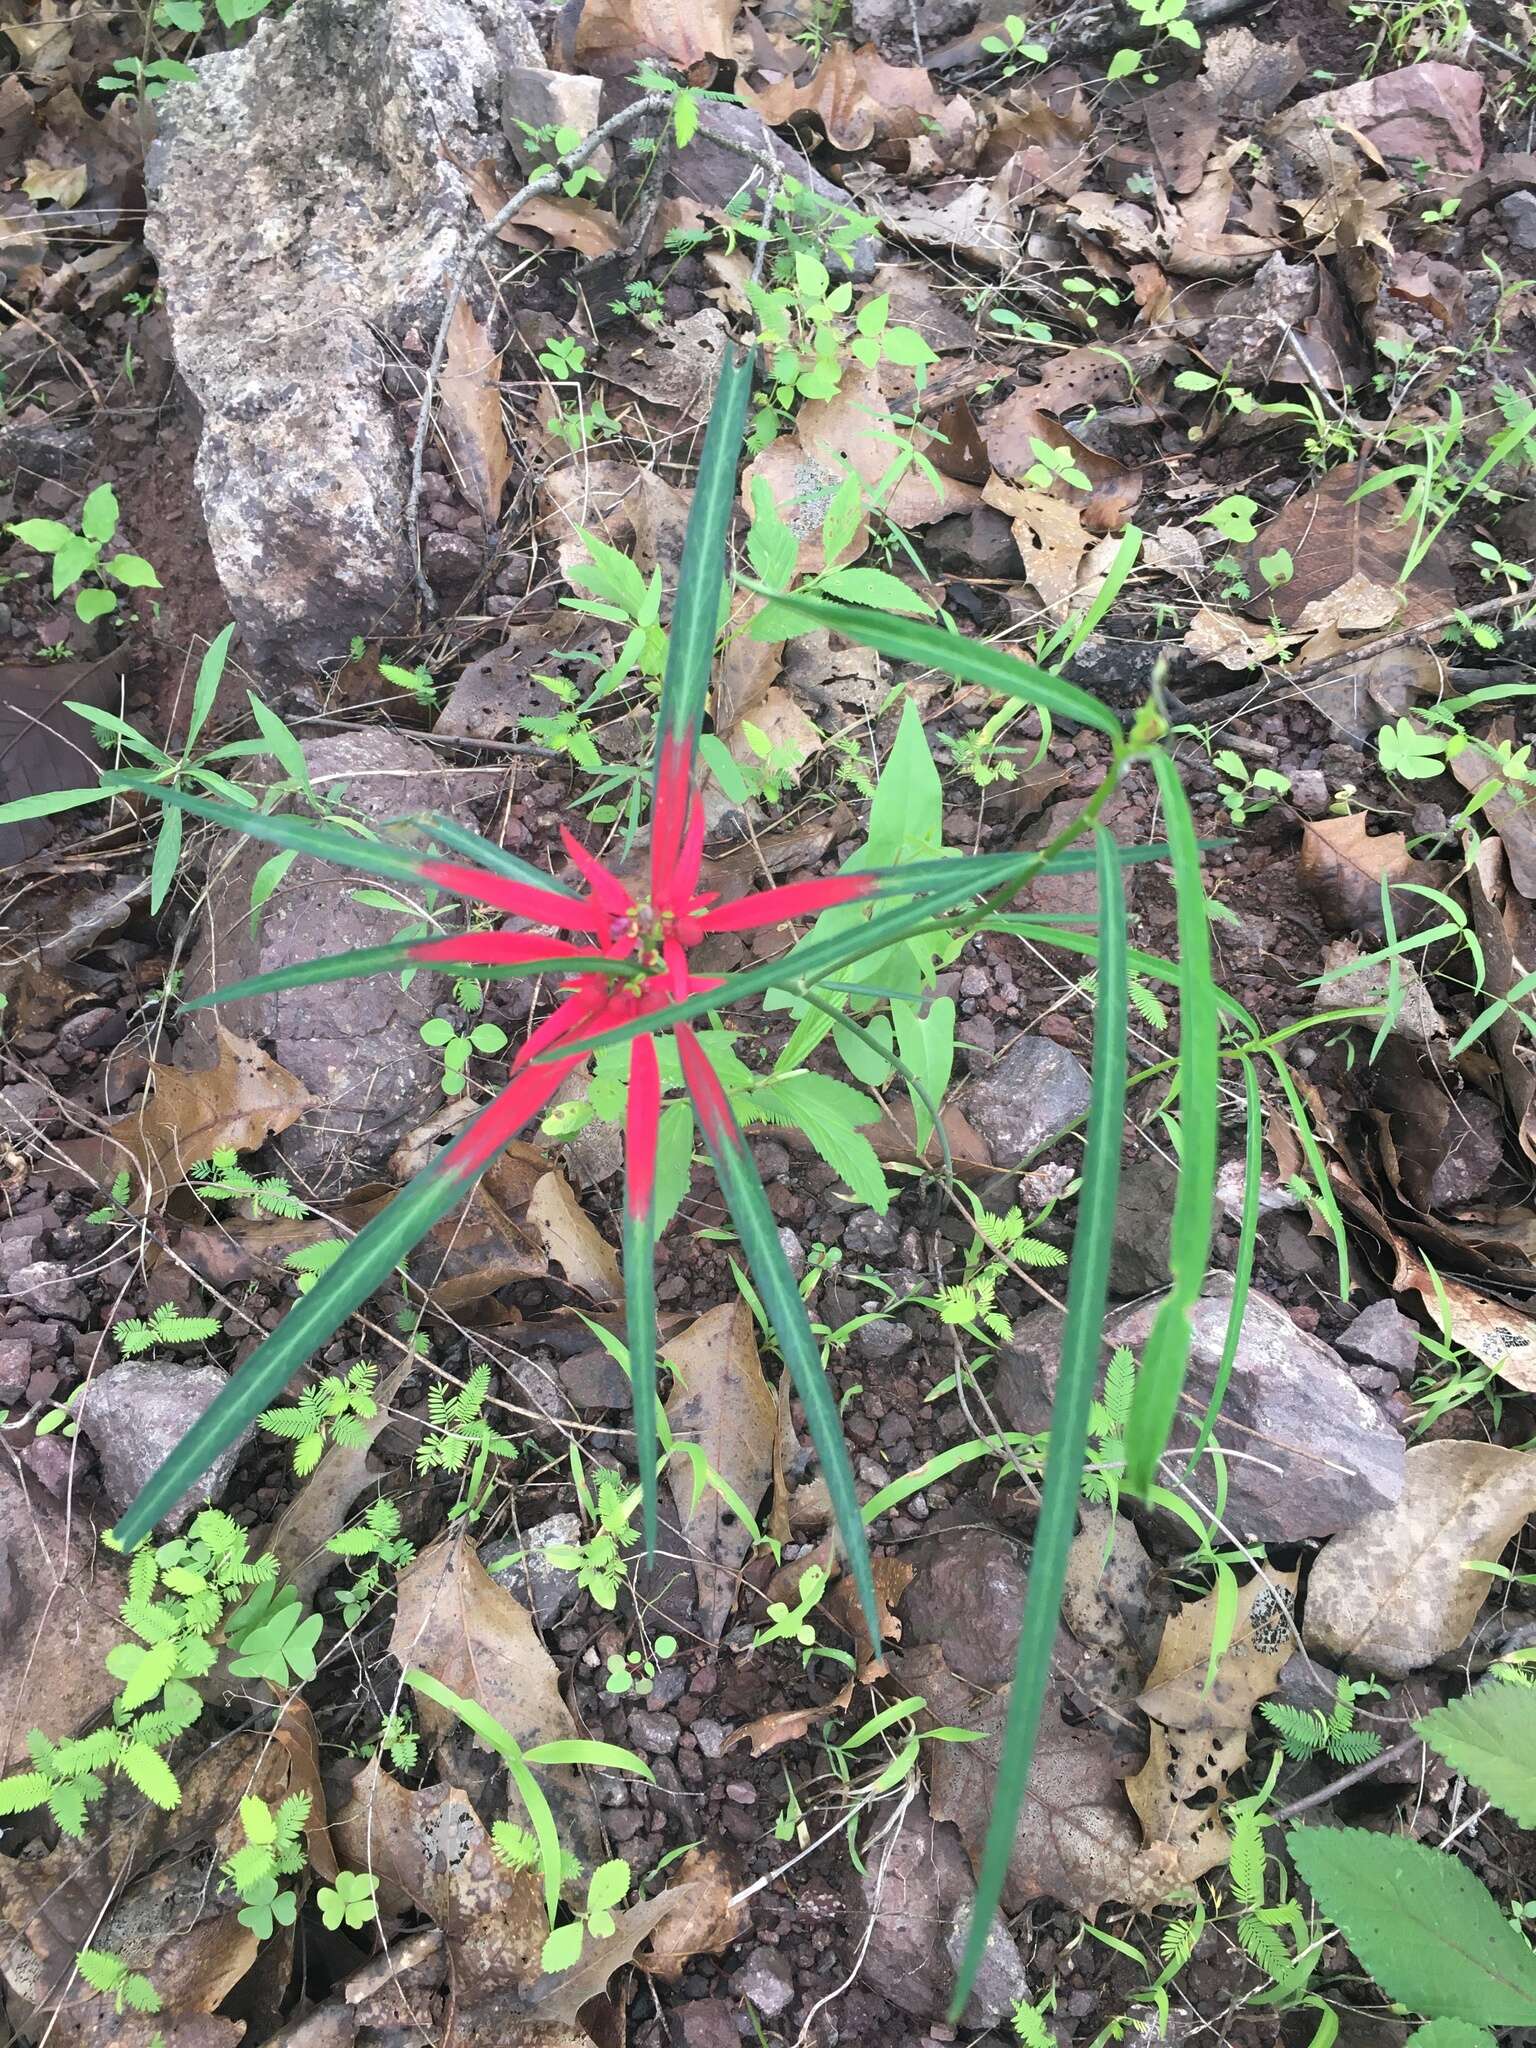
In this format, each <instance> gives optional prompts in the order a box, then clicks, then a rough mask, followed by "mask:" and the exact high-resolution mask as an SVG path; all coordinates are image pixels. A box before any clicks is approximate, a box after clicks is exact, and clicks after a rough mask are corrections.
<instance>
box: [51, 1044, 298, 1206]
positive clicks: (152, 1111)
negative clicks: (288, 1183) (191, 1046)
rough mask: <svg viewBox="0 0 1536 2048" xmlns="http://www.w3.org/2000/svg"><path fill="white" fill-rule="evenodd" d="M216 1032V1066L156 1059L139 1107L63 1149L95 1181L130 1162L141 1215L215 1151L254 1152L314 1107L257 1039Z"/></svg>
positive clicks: (108, 1179)
mask: <svg viewBox="0 0 1536 2048" xmlns="http://www.w3.org/2000/svg"><path fill="white" fill-rule="evenodd" d="M215 1030H216V1032H217V1034H218V1048H219V1058H218V1064H217V1065H216V1066H213V1067H198V1068H186V1067H171V1066H161V1065H159V1064H152V1065H151V1067H150V1069H149V1079H150V1083H151V1089H150V1092H149V1093H148V1094H147V1095H146V1097H145V1100H144V1102H143V1104H142V1105H141V1107H140V1108H138V1109H136V1110H134V1111H133V1112H132V1114H131V1115H129V1116H125V1117H119V1118H118V1119H117V1121H116V1122H115V1123H111V1124H108V1126H107V1128H106V1129H105V1131H103V1132H102V1133H101V1135H100V1136H99V1137H92V1138H76V1139H72V1140H71V1141H70V1142H69V1143H67V1144H65V1145H62V1146H61V1147H60V1148H59V1149H60V1150H61V1151H62V1152H63V1154H64V1155H65V1157H66V1158H67V1159H68V1160H69V1162H70V1164H71V1165H72V1166H73V1167H74V1168H76V1169H77V1170H78V1171H79V1172H80V1173H81V1174H82V1175H83V1176H84V1177H85V1179H86V1180H88V1181H90V1182H92V1183H93V1184H94V1185H95V1186H97V1187H101V1188H107V1187H110V1186H111V1185H112V1182H113V1180H114V1179H115V1178H116V1177H117V1175H118V1174H119V1173H121V1172H122V1171H123V1169H124V1168H125V1167H126V1168H127V1169H128V1170H129V1172H130V1173H131V1174H132V1176H133V1179H134V1182H135V1187H136V1194H135V1198H134V1205H133V1206H134V1213H135V1214H136V1215H142V1214H144V1213H145V1211H146V1209H147V1208H148V1207H149V1206H151V1205H152V1204H153V1205H155V1206H158V1205H159V1204H160V1203H161V1202H163V1200H164V1199H165V1197H166V1195H167V1194H169V1192H170V1191H171V1189H172V1188H175V1187H179V1186H180V1184H181V1183H182V1181H184V1180H185V1179H186V1177H187V1175H188V1174H189V1173H190V1172H191V1170H192V1168H193V1167H194V1166H198V1165H201V1163H202V1162H203V1161H204V1160H205V1159H211V1158H212V1157H213V1155H214V1153H215V1152H221V1151H225V1150H232V1151H235V1152H254V1151H255V1150H256V1149H257V1147H258V1146H260V1145H264V1144H265V1143H266V1142H267V1140H268V1138H271V1137H274V1136H275V1135H276V1134H277V1133H278V1132H279V1131H286V1130H287V1129H288V1126H289V1125H290V1124H293V1123H297V1121H298V1119H299V1118H300V1117H301V1116H302V1115H303V1113H304V1111H305V1110H306V1109H309V1108H310V1107H312V1105H313V1097H312V1096H311V1095H310V1093H309V1091H308V1089H306V1088H305V1086H304V1084H303V1082H302V1081H300V1080H298V1079H297V1078H296V1077H295V1076H294V1075H293V1074H290V1073H289V1072H288V1069H287V1068H286V1067H280V1066H279V1065H278V1063H277V1061H276V1060H275V1059H273V1058H272V1057H271V1056H270V1054H268V1053H264V1052H263V1051H262V1049H261V1047H260V1046H259V1045H257V1044H256V1043H255V1041H254V1040H253V1039H249V1038H239V1037H237V1036H236V1035H235V1033H234V1032H233V1031H227V1030H226V1029H225V1028H224V1026H223V1025H222V1024H216V1025H215Z"/></svg>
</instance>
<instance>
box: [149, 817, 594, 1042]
mask: <svg viewBox="0 0 1536 2048" xmlns="http://www.w3.org/2000/svg"><path fill="white" fill-rule="evenodd" d="M167 822H169V820H167ZM268 865H270V863H268ZM262 872H263V873H265V869H263V871H262ZM279 879H280V877H274V884H275V882H276V881H277V880H279ZM269 893H270V892H269ZM421 943H422V942H421V940H420V939H395V940H391V941H389V942H388V943H387V944H385V945H382V946H358V947H355V948H354V949H353V950H352V951H351V952H350V953H322V954H321V955H320V957H319V958H318V959H316V960H300V961H297V962H295V964H294V965H293V966H292V967H274V968H271V969H269V970H268V972H267V973H265V974H252V975H248V976H247V977H246V979H245V980H244V981H232V982H229V983H228V984H227V985H226V986H224V987H222V988H216V989H212V990H210V991H209V993H208V994H207V995H205V996H194V997H193V998H192V999H191V1001H190V1002H187V1003H184V1004H183V1005H182V1007H183V1009H187V1010H206V1009H208V1008H209V1006H210V1005H211V1004H214V1003H234V1002H242V1001H244V999H245V998H246V997H247V996H265V995H271V994H272V993H273V992H274V990H277V989H284V988H319V987H321V986H323V985H324V984H325V983H326V982H328V981H353V980H355V979H357V978H358V977H359V976H360V975H365V974H392V973H394V972H396V971H397V970H399V969H403V968H407V967H420V968H430V969H431V970H432V972H433V973H437V974H474V975H478V976H481V977H487V978H490V979H493V980H496V981H515V980H517V979H519V978H520V977H521V976H523V975H529V974H535V975H536V974H561V973H565V972H568V971H569V968H570V961H569V960H568V959H560V958H558V957H557V956H556V955H555V953H554V952H553V950H551V954H550V957H549V958H548V959H547V960H512V961H508V962H507V963H506V964H505V965H504V966H498V967H494V968H492V967H487V966H486V965H485V963H484V962H483V961H478V962H477V961H474V960H413V959H412V958H411V953H412V950H413V949H414V948H415V947H417V946H419V945H420V944H421ZM550 944H551V948H552V949H553V946H554V941H553V940H551V942H550ZM623 964H624V963H623V962H622V961H616V962H615V963H614V971H615V972H618V971H620V969H621V968H622V967H623ZM582 971H583V973H587V974H601V973H603V972H604V971H605V970H604V969H603V968H602V967H600V966H593V967H584V968H583V970H582Z"/></svg>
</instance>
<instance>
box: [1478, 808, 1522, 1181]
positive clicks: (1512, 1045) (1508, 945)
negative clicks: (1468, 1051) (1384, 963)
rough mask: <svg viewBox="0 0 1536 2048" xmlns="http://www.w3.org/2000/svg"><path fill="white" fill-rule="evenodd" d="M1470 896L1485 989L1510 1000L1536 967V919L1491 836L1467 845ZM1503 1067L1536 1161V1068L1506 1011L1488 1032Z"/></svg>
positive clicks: (1512, 1105)
mask: <svg viewBox="0 0 1536 2048" xmlns="http://www.w3.org/2000/svg"><path fill="white" fill-rule="evenodd" d="M1466 853H1467V871H1466V872H1467V894H1468V896H1469V897H1470V899H1471V903H1472V924H1473V929H1474V930H1475V931H1476V933H1477V936H1478V940H1479V943H1480V944H1481V946H1482V949H1483V965H1484V987H1485V992H1486V994H1487V995H1488V996H1489V997H1490V998H1491V997H1495V996H1497V997H1504V996H1507V995H1508V994H1509V992H1510V990H1511V989H1512V988H1513V987H1514V986H1515V984H1516V982H1518V981H1523V980H1524V979H1525V977H1526V975H1527V974H1529V973H1530V972H1531V971H1532V969H1533V968H1536V947H1532V946H1531V944H1530V940H1531V939H1532V938H1536V919H1533V918H1532V917H1531V916H1530V914H1529V907H1528V906H1527V905H1524V904H1522V903H1521V902H1520V900H1519V898H1518V897H1517V896H1515V895H1514V894H1513V893H1512V892H1511V890H1510V886H1509V879H1508V874H1507V871H1506V862H1505V859H1504V853H1503V847H1502V845H1501V843H1500V841H1499V840H1497V839H1496V838H1494V837H1493V836H1492V835H1490V836H1488V837H1487V838H1482V839H1477V838H1475V837H1474V836H1473V835H1471V834H1469V835H1468V839H1467V842H1466ZM1488 1042H1489V1044H1491V1045H1492V1047H1493V1050H1494V1053H1495V1055H1496V1057H1497V1059H1498V1062H1499V1073H1500V1075H1501V1077H1502V1079H1503V1082H1504V1092H1505V1094H1506V1095H1507V1096H1508V1097H1509V1106H1510V1109H1511V1110H1512V1111H1513V1113H1514V1121H1515V1128H1516V1134H1517V1136H1518V1138H1519V1141H1520V1149H1521V1151H1522V1152H1524V1154H1525V1156H1526V1158H1527V1159H1529V1160H1531V1161H1533V1162H1536V1067H1533V1066H1532V1064H1531V1062H1530V1059H1529V1057H1528V1055H1527V1041H1526V1034H1525V1032H1524V1030H1523V1029H1522V1028H1521V1025H1520V1022H1519V1019H1518V1018H1517V1017H1516V1016H1515V1015H1514V1013H1513V1011H1511V1010H1505V1011H1504V1012H1503V1013H1502V1015H1500V1016H1499V1017H1498V1018H1497V1019H1496V1020H1495V1022H1494V1023H1493V1025H1492V1026H1491V1027H1490V1029H1489V1032H1488Z"/></svg>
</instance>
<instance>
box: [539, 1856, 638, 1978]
mask: <svg viewBox="0 0 1536 2048" xmlns="http://www.w3.org/2000/svg"><path fill="white" fill-rule="evenodd" d="M626 1867H627V1866H626ZM584 1932H585V1930H584V1929H583V1927H582V1924H581V1922H580V1921H579V1920H567V1921H566V1922H565V1924H564V1925H563V1926H561V1927H552V1928H551V1929H550V1930H549V1933H548V1934H547V1935H546V1936H545V1937H544V1948H543V1952H542V1953H541V1954H540V1956H539V1968H540V1969H541V1970H542V1971H543V1972H544V1974H545V1975H546V1976H547V1977H553V1976H556V1975H558V1974H559V1972H560V1971H561V1970H569V1969H572V1968H574V1966H575V1965H576V1964H577V1963H578V1962H579V1961H580V1960H581V1940H582V1935H583V1933H584Z"/></svg>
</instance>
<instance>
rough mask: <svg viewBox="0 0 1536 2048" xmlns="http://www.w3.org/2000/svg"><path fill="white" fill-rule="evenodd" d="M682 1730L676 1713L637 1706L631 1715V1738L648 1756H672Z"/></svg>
mask: <svg viewBox="0 0 1536 2048" xmlns="http://www.w3.org/2000/svg"><path fill="white" fill-rule="evenodd" d="M682 1732H683V1731H682V1725H681V1723H680V1722H679V1721H678V1718H677V1716H676V1715H675V1714H658V1713H653V1712H652V1710H651V1709H650V1708H649V1707H636V1708H635V1710H634V1712H633V1713H632V1714H631V1715H630V1717H629V1735H630V1740H631V1741H632V1742H633V1743H634V1745H635V1747H636V1749H643V1750H644V1751H645V1753H646V1755H647V1756H670V1755H671V1754H672V1752H673V1750H674V1749H676V1747H677V1743H678V1738H679V1736H680V1735H681V1734H682Z"/></svg>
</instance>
